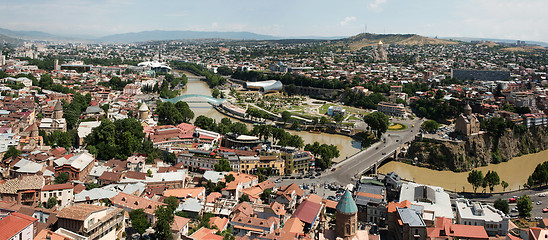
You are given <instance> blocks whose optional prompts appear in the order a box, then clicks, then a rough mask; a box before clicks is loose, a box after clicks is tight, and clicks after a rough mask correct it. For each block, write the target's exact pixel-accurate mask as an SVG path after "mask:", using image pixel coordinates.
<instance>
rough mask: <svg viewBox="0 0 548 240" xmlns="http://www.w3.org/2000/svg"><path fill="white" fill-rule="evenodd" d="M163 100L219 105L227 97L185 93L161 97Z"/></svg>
mask: <svg viewBox="0 0 548 240" xmlns="http://www.w3.org/2000/svg"><path fill="white" fill-rule="evenodd" d="M160 99H161V100H162V102H170V103H176V102H179V101H183V102H186V103H209V104H211V105H219V104H221V103H223V102H224V101H226V98H213V97H211V96H206V95H201V94H185V95H181V96H178V97H175V98H171V99H165V98H160Z"/></svg>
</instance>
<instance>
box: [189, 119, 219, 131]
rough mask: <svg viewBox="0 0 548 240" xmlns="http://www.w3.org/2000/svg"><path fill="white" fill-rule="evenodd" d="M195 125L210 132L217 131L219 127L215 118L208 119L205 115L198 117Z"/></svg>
mask: <svg viewBox="0 0 548 240" xmlns="http://www.w3.org/2000/svg"><path fill="white" fill-rule="evenodd" d="M194 125H195V126H196V127H199V128H201V129H205V130H208V131H215V130H216V127H217V126H216V124H215V120H213V118H210V117H206V116H204V115H200V116H198V117H196V120H194Z"/></svg>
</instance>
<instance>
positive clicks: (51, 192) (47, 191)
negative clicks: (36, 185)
mask: <svg viewBox="0 0 548 240" xmlns="http://www.w3.org/2000/svg"><path fill="white" fill-rule="evenodd" d="M52 197H55V198H57V207H60V208H63V207H65V206H67V205H69V204H70V203H71V202H72V201H73V199H74V186H72V184H71V183H64V184H55V185H46V186H44V187H43V188H42V193H41V194H40V202H41V203H42V206H46V205H47V202H48V200H49V199H50V198H52Z"/></svg>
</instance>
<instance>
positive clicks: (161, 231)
mask: <svg viewBox="0 0 548 240" xmlns="http://www.w3.org/2000/svg"><path fill="white" fill-rule="evenodd" d="M154 215H155V216H156V224H155V225H154V230H155V231H156V236H157V237H158V238H159V239H166V240H172V239H173V235H172V234H171V223H172V222H173V211H171V209H169V208H168V207H167V206H160V207H158V208H157V209H156V211H154Z"/></svg>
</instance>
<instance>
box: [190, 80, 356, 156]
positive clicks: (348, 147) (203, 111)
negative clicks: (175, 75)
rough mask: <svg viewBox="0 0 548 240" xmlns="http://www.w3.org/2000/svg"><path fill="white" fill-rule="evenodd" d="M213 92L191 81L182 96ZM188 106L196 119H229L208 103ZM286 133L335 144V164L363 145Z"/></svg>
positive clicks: (336, 137) (338, 137)
mask: <svg viewBox="0 0 548 240" xmlns="http://www.w3.org/2000/svg"><path fill="white" fill-rule="evenodd" d="M181 73H184V74H186V75H187V76H193V75H192V74H190V73H188V72H181ZM211 92H212V90H211V89H210V88H209V86H208V85H207V83H205V82H204V81H200V80H193V79H189V80H188V83H187V85H186V87H185V88H184V89H183V90H182V95H185V94H200V95H206V96H211ZM188 105H189V106H190V108H191V109H192V111H193V112H194V118H196V117H197V116H200V115H204V116H207V117H210V118H213V119H215V121H217V122H220V121H221V119H223V118H225V117H227V116H226V115H223V114H221V113H219V112H218V111H217V110H215V109H214V108H213V107H212V106H211V105H210V104H208V103H189V104H188ZM231 119H232V120H233V121H237V120H236V119H234V118H231ZM247 125H248V128H249V129H250V130H251V128H253V126H252V125H251V124H247ZM286 131H287V132H289V133H291V134H296V135H299V136H301V138H303V141H304V143H305V144H307V143H313V142H314V141H317V142H319V143H321V144H323V143H325V144H333V145H335V146H337V149H339V153H340V156H339V157H338V158H336V159H333V162H340V161H341V160H344V159H345V158H347V157H350V156H352V155H354V154H356V153H358V152H359V151H360V150H361V144H360V143H359V142H357V141H354V140H353V139H352V138H350V137H347V136H343V135H339V134H328V133H320V134H316V133H310V132H305V131H301V132H297V131H293V130H286Z"/></svg>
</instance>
